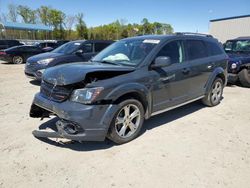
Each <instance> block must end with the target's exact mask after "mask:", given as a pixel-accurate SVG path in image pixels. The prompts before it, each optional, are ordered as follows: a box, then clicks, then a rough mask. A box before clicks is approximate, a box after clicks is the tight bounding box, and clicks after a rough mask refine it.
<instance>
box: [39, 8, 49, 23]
mask: <svg viewBox="0 0 250 188" xmlns="http://www.w3.org/2000/svg"><path fill="white" fill-rule="evenodd" d="M37 13H38V16H39V18H40V21H41V22H42V23H43V24H44V25H49V24H50V18H49V14H50V8H49V7H48V6H41V7H40V8H39V9H37Z"/></svg>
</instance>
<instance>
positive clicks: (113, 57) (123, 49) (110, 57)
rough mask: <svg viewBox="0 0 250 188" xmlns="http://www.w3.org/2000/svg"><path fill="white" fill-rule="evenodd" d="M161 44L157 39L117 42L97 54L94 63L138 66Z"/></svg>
mask: <svg viewBox="0 0 250 188" xmlns="http://www.w3.org/2000/svg"><path fill="white" fill-rule="evenodd" d="M159 42H160V40H155V39H127V40H121V41H118V42H115V43H113V44H111V45H110V46H108V47H107V48H105V49H104V50H103V51H101V52H100V53H99V54H97V55H96V56H95V57H94V58H93V60H92V61H96V62H109V63H114V64H119V65H129V66H136V65H138V64H140V63H141V62H142V61H143V60H144V59H145V58H146V57H147V55H148V54H149V53H150V52H151V51H152V49H153V48H154V47H155V46H156V45H157V44H158V43H159Z"/></svg>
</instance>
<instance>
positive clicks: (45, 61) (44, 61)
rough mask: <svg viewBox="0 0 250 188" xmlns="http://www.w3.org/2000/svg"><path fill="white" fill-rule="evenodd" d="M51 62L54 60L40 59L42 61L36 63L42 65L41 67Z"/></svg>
mask: <svg viewBox="0 0 250 188" xmlns="http://www.w3.org/2000/svg"><path fill="white" fill-rule="evenodd" d="M53 60H54V58H48V59H42V60H39V61H37V63H38V64H42V65H48V64H49V63H50V62H51V61H53Z"/></svg>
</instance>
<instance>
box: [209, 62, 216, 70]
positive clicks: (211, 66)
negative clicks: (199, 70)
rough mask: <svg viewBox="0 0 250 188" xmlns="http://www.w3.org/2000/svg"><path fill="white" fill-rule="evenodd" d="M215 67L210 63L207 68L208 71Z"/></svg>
mask: <svg viewBox="0 0 250 188" xmlns="http://www.w3.org/2000/svg"><path fill="white" fill-rule="evenodd" d="M214 65H215V64H214V63H210V64H209V65H208V66H207V68H208V69H212V68H213V67H214Z"/></svg>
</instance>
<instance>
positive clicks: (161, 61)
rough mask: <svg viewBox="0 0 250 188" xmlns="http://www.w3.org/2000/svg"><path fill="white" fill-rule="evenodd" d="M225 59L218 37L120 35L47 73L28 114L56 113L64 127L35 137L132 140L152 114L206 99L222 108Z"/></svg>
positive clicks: (225, 75)
mask: <svg viewBox="0 0 250 188" xmlns="http://www.w3.org/2000/svg"><path fill="white" fill-rule="evenodd" d="M227 59H228V56H227V55H226V53H225V52H224V50H223V48H222V46H221V45H220V44H219V43H218V41H217V40H216V39H214V38H212V37H209V36H207V35H201V34H200V35H198V34H190V33H181V34H175V35H165V36H164V35H158V36H157V35H156V36H150V35H148V36H141V37H134V38H127V39H123V40H120V41H118V42H116V43H114V44H112V45H110V46H109V47H107V48H106V49H105V50H103V51H101V52H100V53H99V54H98V55H96V56H95V57H94V58H93V59H92V60H91V62H89V63H74V64H68V65H61V66H57V67H52V68H49V69H46V70H45V72H44V75H43V80H42V84H41V88H40V92H39V93H38V94H36V95H35V98H34V100H33V104H32V106H31V110H30V116H31V117H46V116H49V115H50V114H54V115H56V116H58V118H59V120H58V121H57V123H56V127H57V130H58V131H57V132H45V131H43V130H35V131H33V134H34V135H35V136H36V137H59V138H60V137H63V138H68V139H71V140H77V141H87V140H88V141H102V140H104V139H105V137H108V138H109V139H111V140H112V141H114V142H115V143H118V144H123V143H126V142H129V141H131V140H133V139H134V138H136V137H137V136H138V135H139V134H140V130H141V128H142V126H143V122H144V119H148V118H150V117H151V116H154V115H157V114H159V113H162V112H165V111H168V110H171V109H173V108H176V107H179V106H182V105H185V104H187V103H191V102H193V101H196V100H200V99H202V102H203V103H204V104H205V105H207V106H216V105H218V104H219V103H220V101H221V99H222V93H223V88H224V86H225V84H226V83H227Z"/></svg>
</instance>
